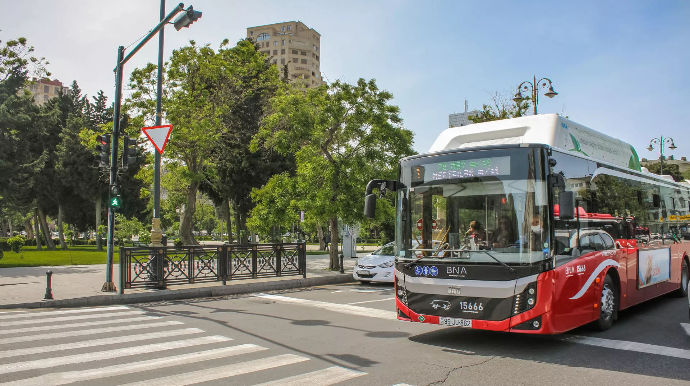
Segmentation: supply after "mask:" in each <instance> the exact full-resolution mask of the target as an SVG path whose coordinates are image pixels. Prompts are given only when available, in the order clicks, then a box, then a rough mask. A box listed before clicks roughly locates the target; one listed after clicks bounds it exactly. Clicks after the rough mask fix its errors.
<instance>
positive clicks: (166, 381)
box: [121, 354, 309, 386]
mask: <svg viewBox="0 0 690 386" xmlns="http://www.w3.org/2000/svg"><path fill="white" fill-rule="evenodd" d="M308 360H309V358H305V357H301V356H297V355H293V354H284V355H277V356H274V357H269V358H263V359H255V360H252V361H246V362H240V363H233V364H231V365H227V366H219V367H215V368H211V369H204V370H199V371H192V372H189V373H183V374H176V375H170V376H167V377H162V378H156V379H148V380H145V381H140V382H133V383H128V384H126V385H121V386H183V385H193V384H196V383H202V382H209V381H215V380H218V379H224V378H229V377H233V376H236V375H242V374H249V373H253V372H256V371H261V370H267V369H272V368H274V367H279V366H286V365H291V364H294V363H299V362H304V361H308Z"/></svg>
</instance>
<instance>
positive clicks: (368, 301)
mask: <svg viewBox="0 0 690 386" xmlns="http://www.w3.org/2000/svg"><path fill="white" fill-rule="evenodd" d="M394 299H395V298H386V299H378V300H365V301H363V302H354V303H347V304H363V303H374V302H385V301H391V300H394Z"/></svg>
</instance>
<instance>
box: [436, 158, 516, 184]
mask: <svg viewBox="0 0 690 386" xmlns="http://www.w3.org/2000/svg"><path fill="white" fill-rule="evenodd" d="M425 169H426V171H427V173H431V180H449V179H454V178H468V177H484V176H505V175H510V157H509V156H505V157H491V158H477V159H468V160H459V161H450V162H439V163H435V164H431V165H426V166H425ZM427 177H429V176H425V178H424V179H425V180H427V181H428V180H429V179H428V178H427Z"/></svg>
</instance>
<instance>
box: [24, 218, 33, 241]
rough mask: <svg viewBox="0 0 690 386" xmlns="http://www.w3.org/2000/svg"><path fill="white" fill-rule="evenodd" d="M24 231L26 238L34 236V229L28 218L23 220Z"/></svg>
mask: <svg viewBox="0 0 690 386" xmlns="http://www.w3.org/2000/svg"><path fill="white" fill-rule="evenodd" d="M24 232H26V239H27V240H30V239H33V238H34V229H33V227H32V226H31V220H29V219H28V218H27V219H25V220H24Z"/></svg>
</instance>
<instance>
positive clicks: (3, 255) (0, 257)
mask: <svg viewBox="0 0 690 386" xmlns="http://www.w3.org/2000/svg"><path fill="white" fill-rule="evenodd" d="M3 257H5V251H3V250H2V249H0V260H2V258H3Z"/></svg>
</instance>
